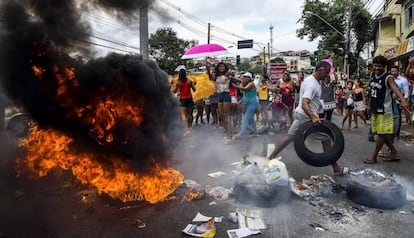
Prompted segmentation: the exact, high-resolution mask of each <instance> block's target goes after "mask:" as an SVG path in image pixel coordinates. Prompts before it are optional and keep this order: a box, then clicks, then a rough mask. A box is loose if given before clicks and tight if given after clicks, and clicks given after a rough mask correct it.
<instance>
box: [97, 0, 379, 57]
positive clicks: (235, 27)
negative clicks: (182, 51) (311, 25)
mask: <svg viewBox="0 0 414 238" xmlns="http://www.w3.org/2000/svg"><path fill="white" fill-rule="evenodd" d="M154 2H155V4H153V5H152V9H150V10H149V13H148V15H149V25H148V28H149V34H151V33H154V32H155V31H156V30H157V29H159V28H160V27H171V28H172V29H173V30H174V31H175V32H177V35H178V37H179V38H181V39H185V40H198V42H199V43H200V44H205V43H207V38H208V37H207V32H208V26H207V23H211V32H210V34H211V38H210V43H218V44H221V45H223V46H224V47H226V48H228V50H229V51H230V52H231V53H232V54H233V55H236V54H240V55H241V56H242V57H243V56H251V55H257V54H259V53H260V52H262V51H263V46H265V47H266V51H267V50H268V43H269V44H270V43H271V39H270V30H269V27H270V26H273V43H272V46H273V47H272V49H273V52H275V51H276V52H277V51H288V50H294V51H299V50H309V51H314V50H316V48H317V45H318V42H317V40H315V41H312V42H310V41H309V40H308V38H304V39H302V40H301V39H299V38H298V37H296V29H298V28H301V27H302V25H301V24H300V23H297V21H298V20H299V18H300V16H301V13H302V9H303V4H304V2H305V1H304V0H260V1H257V0H214V1H207V0H156V1H154ZM381 2H382V0H370V1H368V3H369V6H368V7H369V8H371V9H372V11H376V9H378V7H377V6H378V4H380V3H381ZM105 19H107V18H105ZM98 22H100V23H99V24H98V28H97V29H98V30H97V32H99V31H101V33H99V36H101V37H104V38H109V39H115V40H116V41H121V42H124V43H126V44H128V45H132V46H135V47H138V48H139V28H135V29H134V28H133V27H131V28H130V29H128V30H119V32H118V33H117V34H110V35H107V34H105V33H102V32H108V31H103V29H105V28H106V27H107V24H106V23H105V21H102V19H101V20H98ZM244 39H252V40H253V41H254V42H257V43H258V44H259V45H260V46H259V45H257V44H256V45H255V46H254V50H251V49H242V50H237V46H235V45H234V44H237V41H238V40H244ZM105 44H107V45H108V42H106V43H105ZM232 46H233V47H232ZM116 48H118V46H116ZM128 50H130V49H128Z"/></svg>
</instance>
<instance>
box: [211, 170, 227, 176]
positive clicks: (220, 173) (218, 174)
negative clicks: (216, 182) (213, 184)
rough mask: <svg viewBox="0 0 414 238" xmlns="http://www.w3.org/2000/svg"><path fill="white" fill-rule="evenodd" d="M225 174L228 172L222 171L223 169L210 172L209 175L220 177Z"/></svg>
mask: <svg viewBox="0 0 414 238" xmlns="http://www.w3.org/2000/svg"><path fill="white" fill-rule="evenodd" d="M223 175H226V173H224V172H221V171H218V172H214V173H209V174H208V176H209V177H212V178H218V177H220V176H223Z"/></svg>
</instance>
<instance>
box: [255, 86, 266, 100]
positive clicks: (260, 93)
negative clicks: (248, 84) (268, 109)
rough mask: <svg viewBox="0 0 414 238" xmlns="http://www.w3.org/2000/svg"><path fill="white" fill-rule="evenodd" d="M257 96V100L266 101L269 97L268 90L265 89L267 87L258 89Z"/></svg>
mask: <svg viewBox="0 0 414 238" xmlns="http://www.w3.org/2000/svg"><path fill="white" fill-rule="evenodd" d="M257 94H258V96H259V100H266V101H267V99H268V96H269V90H268V89H267V87H264V86H262V87H259V89H258V90H257Z"/></svg>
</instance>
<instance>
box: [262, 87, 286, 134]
mask: <svg viewBox="0 0 414 238" xmlns="http://www.w3.org/2000/svg"><path fill="white" fill-rule="evenodd" d="M269 108H270V109H271V111H272V118H271V119H270V120H269V121H270V125H271V126H272V127H274V126H273V123H279V124H280V126H279V128H280V130H285V129H287V126H286V122H287V112H288V111H289V107H288V106H287V105H286V104H284V103H283V102H282V101H281V96H280V95H279V94H276V96H275V97H274V98H273V101H272V102H271V103H269V104H268V105H267V107H266V111H268V110H269Z"/></svg>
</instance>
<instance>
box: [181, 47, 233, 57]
mask: <svg viewBox="0 0 414 238" xmlns="http://www.w3.org/2000/svg"><path fill="white" fill-rule="evenodd" d="M228 53H229V52H228V51H227V50H226V48H224V47H223V46H221V45H218V44H203V45H196V46H194V47H192V48H191V49H189V50H187V52H185V54H184V55H183V56H182V57H181V59H194V58H202V57H212V56H216V55H222V54H228Z"/></svg>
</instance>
